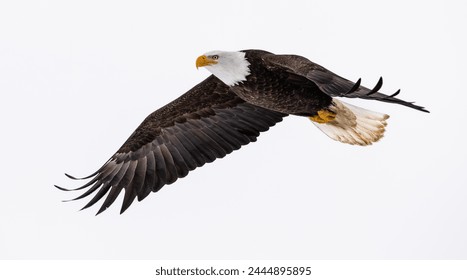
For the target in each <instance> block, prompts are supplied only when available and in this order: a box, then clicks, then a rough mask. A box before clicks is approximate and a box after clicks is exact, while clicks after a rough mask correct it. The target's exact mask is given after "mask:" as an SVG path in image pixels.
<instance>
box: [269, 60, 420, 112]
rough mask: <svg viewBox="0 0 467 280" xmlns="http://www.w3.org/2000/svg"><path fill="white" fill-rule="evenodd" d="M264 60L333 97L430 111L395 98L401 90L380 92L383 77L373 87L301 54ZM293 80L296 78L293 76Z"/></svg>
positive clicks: (272, 67) (273, 68)
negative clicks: (354, 80) (330, 69)
mask: <svg viewBox="0 0 467 280" xmlns="http://www.w3.org/2000/svg"><path fill="white" fill-rule="evenodd" d="M263 62H264V63H265V65H266V67H267V68H269V69H271V70H277V69H281V70H285V71H286V72H288V73H289V74H290V75H292V76H295V75H296V76H300V77H304V78H306V79H308V80H309V81H312V82H313V83H315V84H316V85H317V86H318V88H319V89H320V90H321V91H323V92H324V93H326V94H327V95H329V96H332V97H348V98H363V99H371V100H378V101H383V102H389V103H396V104H401V105H404V106H407V107H411V108H414V109H416V110H420V111H423V112H428V111H427V110H426V109H425V108H424V107H422V106H418V105H415V104H413V102H407V101H404V100H401V99H398V98H395V96H396V95H398V94H399V92H400V90H398V91H397V92H395V93H394V94H392V95H386V94H384V93H381V92H378V91H379V90H380V89H381V86H382V85H383V79H382V78H380V79H379V81H378V83H377V84H376V85H375V87H374V88H373V89H369V88H366V87H363V86H361V85H360V82H361V79H359V80H358V81H357V82H356V83H353V82H351V81H349V80H347V79H345V78H342V77H341V76H339V75H336V74H334V73H333V72H331V71H329V70H327V69H326V68H324V67H322V66H321V65H318V64H316V63H314V62H312V61H310V60H309V59H307V58H305V57H302V56H299V55H275V54H265V55H264V56H263ZM292 80H296V79H294V78H293V77H292Z"/></svg>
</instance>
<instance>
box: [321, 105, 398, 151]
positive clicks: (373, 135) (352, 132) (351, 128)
mask: <svg viewBox="0 0 467 280" xmlns="http://www.w3.org/2000/svg"><path fill="white" fill-rule="evenodd" d="M329 109H330V110H332V111H333V112H334V113H336V116H335V119H334V120H332V121H329V122H326V123H317V122H313V123H314V124H315V125H316V126H317V127H318V128H319V129H321V131H322V132H324V133H325V134H326V135H327V136H329V137H331V138H332V139H334V140H337V141H340V142H342V143H347V144H351V145H361V146H366V145H371V144H372V143H373V142H376V141H378V140H379V139H381V138H382V137H383V136H384V130H385V126H386V125H387V123H386V120H387V119H388V118H389V116H388V115H386V114H381V113H377V112H373V111H370V110H366V109H363V108H360V107H357V106H353V105H350V104H347V103H344V102H342V101H339V100H337V99H335V98H334V99H333V104H332V105H331V106H330V107H329Z"/></svg>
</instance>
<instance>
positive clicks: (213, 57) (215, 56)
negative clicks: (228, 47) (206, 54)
mask: <svg viewBox="0 0 467 280" xmlns="http://www.w3.org/2000/svg"><path fill="white" fill-rule="evenodd" d="M211 58H212V59H215V60H217V59H219V56H218V55H217V54H216V55H213V56H211Z"/></svg>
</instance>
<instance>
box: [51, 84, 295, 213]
mask: <svg viewBox="0 0 467 280" xmlns="http://www.w3.org/2000/svg"><path fill="white" fill-rule="evenodd" d="M285 116H286V114H283V113H278V112H274V111H271V110H268V109H264V108H261V107H257V106H254V105H252V104H249V103H247V102H245V101H244V100H242V99H240V98H239V97H238V96H237V95H235V94H234V93H233V92H232V91H231V90H230V89H229V87H228V86H226V85H225V84H224V83H222V82H221V81H220V80H219V79H217V78H216V77H214V76H210V77H208V78H207V79H206V80H204V81H203V82H201V83H199V84H198V85H196V86H195V87H194V88H192V89H191V90H189V91H188V92H187V93H185V94H184V95H182V96H180V97H179V98H178V99H176V100H174V101H173V102H171V103H169V104H167V105H166V106H164V107H162V108H160V109H159V110H157V111H155V112H153V113H152V114H150V115H149V116H148V117H147V118H146V119H145V120H144V121H143V122H142V123H141V125H140V126H139V127H138V128H137V129H136V130H135V132H133V134H132V135H131V136H130V137H129V138H128V140H127V141H126V142H125V143H124V144H123V146H122V147H121V148H120V149H119V150H118V151H117V152H116V153H115V154H114V155H113V156H112V157H111V158H110V159H109V160H108V161H107V162H106V163H105V164H104V165H103V166H102V167H101V168H100V169H99V170H97V171H96V172H95V173H93V174H91V175H90V176H88V177H85V178H81V179H89V181H88V182H87V183H86V184H84V185H83V186H81V187H79V188H76V189H73V190H82V189H87V190H86V192H84V193H83V194H82V195H80V196H78V197H77V198H75V199H73V200H77V199H82V198H84V197H87V196H89V195H91V194H93V193H94V192H95V191H97V190H98V192H97V193H96V194H95V195H94V197H93V198H92V199H91V200H90V201H89V202H88V203H87V204H86V205H85V206H84V207H83V209H86V208H88V207H90V206H92V205H94V204H95V203H96V202H97V201H99V200H100V199H102V198H103V197H104V196H105V195H106V194H107V197H106V198H105V200H104V202H103V204H102V206H101V208H100V209H99V211H98V212H97V214H99V213H101V212H102V211H104V210H106V209H107V208H108V207H109V206H110V205H111V204H112V203H113V202H114V201H115V199H116V198H117V197H118V195H119V194H120V192H121V191H122V190H123V189H124V190H125V195H124V199H123V204H122V207H121V211H120V213H123V212H124V211H125V210H126V209H127V208H128V207H129V206H130V205H131V203H132V202H133V201H134V199H135V198H136V197H137V198H138V201H141V200H143V199H144V198H145V197H146V196H147V195H149V193H151V192H157V191H158V190H160V189H161V188H162V187H163V186H164V185H166V184H172V183H173V182H175V181H176V180H177V179H178V178H183V177H185V176H186V175H187V174H188V172H189V171H191V170H193V169H195V168H196V167H201V166H203V165H204V164H205V163H208V162H212V161H214V160H215V159H216V158H222V157H224V156H225V155H227V154H229V153H231V152H232V151H234V150H237V149H239V148H240V147H241V146H242V145H246V144H248V143H250V142H254V141H256V138H257V137H258V136H259V134H260V132H263V131H266V130H268V129H269V127H271V126H274V125H275V124H276V123H278V122H280V121H281V120H282V118H283V117H285ZM67 176H68V177H70V178H72V179H77V178H75V177H73V176H70V175H67ZM56 187H57V188H59V189H62V190H70V189H65V188H62V187H58V186H56Z"/></svg>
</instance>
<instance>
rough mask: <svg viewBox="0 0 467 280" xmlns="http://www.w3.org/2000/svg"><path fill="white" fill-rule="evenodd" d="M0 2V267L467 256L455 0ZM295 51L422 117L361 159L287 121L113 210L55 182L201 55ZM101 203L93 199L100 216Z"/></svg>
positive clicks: (167, 91)
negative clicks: (10, 261) (15, 263)
mask: <svg viewBox="0 0 467 280" xmlns="http://www.w3.org/2000/svg"><path fill="white" fill-rule="evenodd" d="M252 2H253V1H232V2H231V3H226V2H223V1H186V2H180V1H163V2H162V1H160V2H159V1H126V2H123V1H2V2H1V3H0V96H1V103H0V122H1V127H2V137H1V140H0V141H1V146H2V147H3V151H2V160H1V163H0V164H1V169H0V170H1V174H2V176H1V178H2V184H1V188H0V213H1V214H0V227H1V229H0V258H20V259H22V258H40V259H42V258H58V259H62V258H63V259H74V258H79V259H103V258H106V259H107V258H112V259H114V258H115V259H147V258H151V259H218V258H221V259H228V258H232V259H237V258H240V259H246V258H249V259H251V258H255V259H256V258H264V259H289V258H290V259H362V258H363V259H393V258H395V259H407V258H408V259H412V258H416V259H444V258H467V242H466V236H467V203H466V198H467V179H466V172H467V149H466V146H465V143H466V140H467V137H466V132H465V128H466V121H467V113H466V109H465V108H466V107H465V106H466V102H467V98H466V96H467V92H466V90H465V86H464V83H465V80H466V77H467V71H466V70H465V67H466V66H465V64H466V62H467V60H466V54H465V50H466V49H467V44H466V41H465V40H466V26H467V20H466V18H467V9H466V7H465V2H464V3H463V1H457V2H454V1H451V2H449V1H443V2H442V1H436V2H434V1H419V2H417V1H412V2H409V1H384V2H382V3H377V1H301V2H300V1H296V2H294V1H280V2H274V1H267V2H255V3H252ZM249 48H259V49H265V50H269V51H272V52H275V53H292V54H300V55H303V56H306V57H308V58H309V59H311V60H313V61H315V62H317V63H320V64H321V65H323V66H325V67H327V68H328V69H330V70H331V71H333V72H335V73H338V74H340V75H342V76H344V77H346V78H348V79H351V80H353V81H356V80H357V79H358V78H359V77H361V78H362V84H363V85H366V86H368V87H373V86H374V84H375V83H376V82H377V79H378V78H379V77H380V76H383V77H384V82H385V83H384V85H383V88H382V91H383V92H385V93H393V92H395V91H396V90H397V89H399V88H401V89H402V92H401V94H400V97H401V98H403V99H405V100H408V101H416V102H417V104H420V105H423V106H426V107H427V108H428V109H429V110H430V111H431V114H425V113H422V112H418V111H415V110H412V109H409V108H405V107H403V106H398V105H391V104H386V103H379V102H359V101H355V100H347V101H348V102H350V103H353V104H358V105H360V106H362V105H363V106H365V107H366V108H368V109H371V110H374V111H379V112H384V113H388V114H389V115H391V118H390V119H389V125H388V129H387V133H386V136H385V138H384V139H383V140H382V141H381V142H379V143H377V144H375V145H373V146H371V147H365V148H362V147H355V146H350V145H345V144H341V143H338V142H335V141H332V140H330V139H329V138H327V137H326V136H325V135H324V134H322V133H321V132H320V131H319V130H318V129H316V128H315V127H314V126H313V125H312V124H311V122H310V121H309V120H307V119H305V118H299V117H289V118H287V119H285V120H284V121H283V122H282V123H280V124H278V125H277V126H276V127H274V128H273V129H271V130H270V131H268V132H266V133H264V134H262V136H261V137H260V138H259V139H258V142H256V143H253V144H250V145H248V146H245V147H243V148H242V149H241V150H240V151H237V152H234V153H233V154H231V155H229V156H227V157H226V158H224V159H222V160H217V161H215V162H214V163H212V164H207V165H205V166H204V167H202V168H200V169H197V170H195V171H194V172H191V173H190V174H189V175H188V176H187V177H186V178H184V179H181V180H179V181H177V182H176V183H175V184H173V185H170V186H165V187H164V188H163V189H162V190H161V191H160V192H158V193H157V194H151V195H150V196H149V197H147V198H146V199H145V200H144V201H143V202H141V203H137V202H135V203H134V204H133V205H132V206H131V207H130V208H129V210H128V211H127V212H126V213H125V214H124V215H119V214H118V213H119V209H120V205H121V202H122V196H121V197H119V199H118V200H117V201H116V202H115V204H114V205H113V206H112V207H111V208H110V209H108V210H107V211H106V212H104V213H103V214H102V215H99V216H97V217H95V216H94V214H95V213H96V211H97V210H98V207H97V206H96V207H93V208H91V209H89V210H86V211H82V212H79V211H78V209H80V208H81V207H82V206H83V205H84V204H85V203H86V202H87V200H84V201H79V202H69V203H62V202H61V200H64V199H70V198H73V197H75V196H76V195H78V194H79V193H66V192H61V191H59V190H57V189H55V188H54V187H53V185H54V184H58V185H61V186H65V187H76V186H78V184H76V182H72V181H71V180H69V179H67V178H66V177H65V176H64V175H63V173H64V172H67V173H70V174H72V175H76V176H85V175H88V174H90V173H92V172H94V171H95V170H96V169H97V168H99V167H100V166H101V164H103V163H104V162H105V161H106V160H107V159H108V158H109V157H110V156H111V155H112V154H113V153H114V152H115V151H116V150H117V149H118V148H119V147H120V145H121V144H123V142H124V141H125V140H126V138H127V137H128V136H129V135H130V134H131V133H132V132H133V130H134V129H135V128H136V127H137V126H138V125H139V123H140V122H141V121H142V120H143V119H144V118H145V117H146V116H147V115H148V114H149V113H151V112H152V111H154V110H156V109H157V108H159V107H161V106H163V105H165V104H166V103H168V102H170V101H171V100H173V99H175V98H176V97H178V96H179V95H181V94H182V93H184V92H186V91H187V90H189V89H190V88H191V87H192V86H194V85H195V84H197V83H198V82H200V81H202V80H203V79H204V78H206V77H207V76H208V72H207V71H206V70H205V69H200V70H199V71H197V70H196V68H195V59H196V57H197V56H198V55H200V54H202V53H204V52H207V51H210V50H216V49H220V50H238V49H249ZM99 205H100V204H99Z"/></svg>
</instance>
